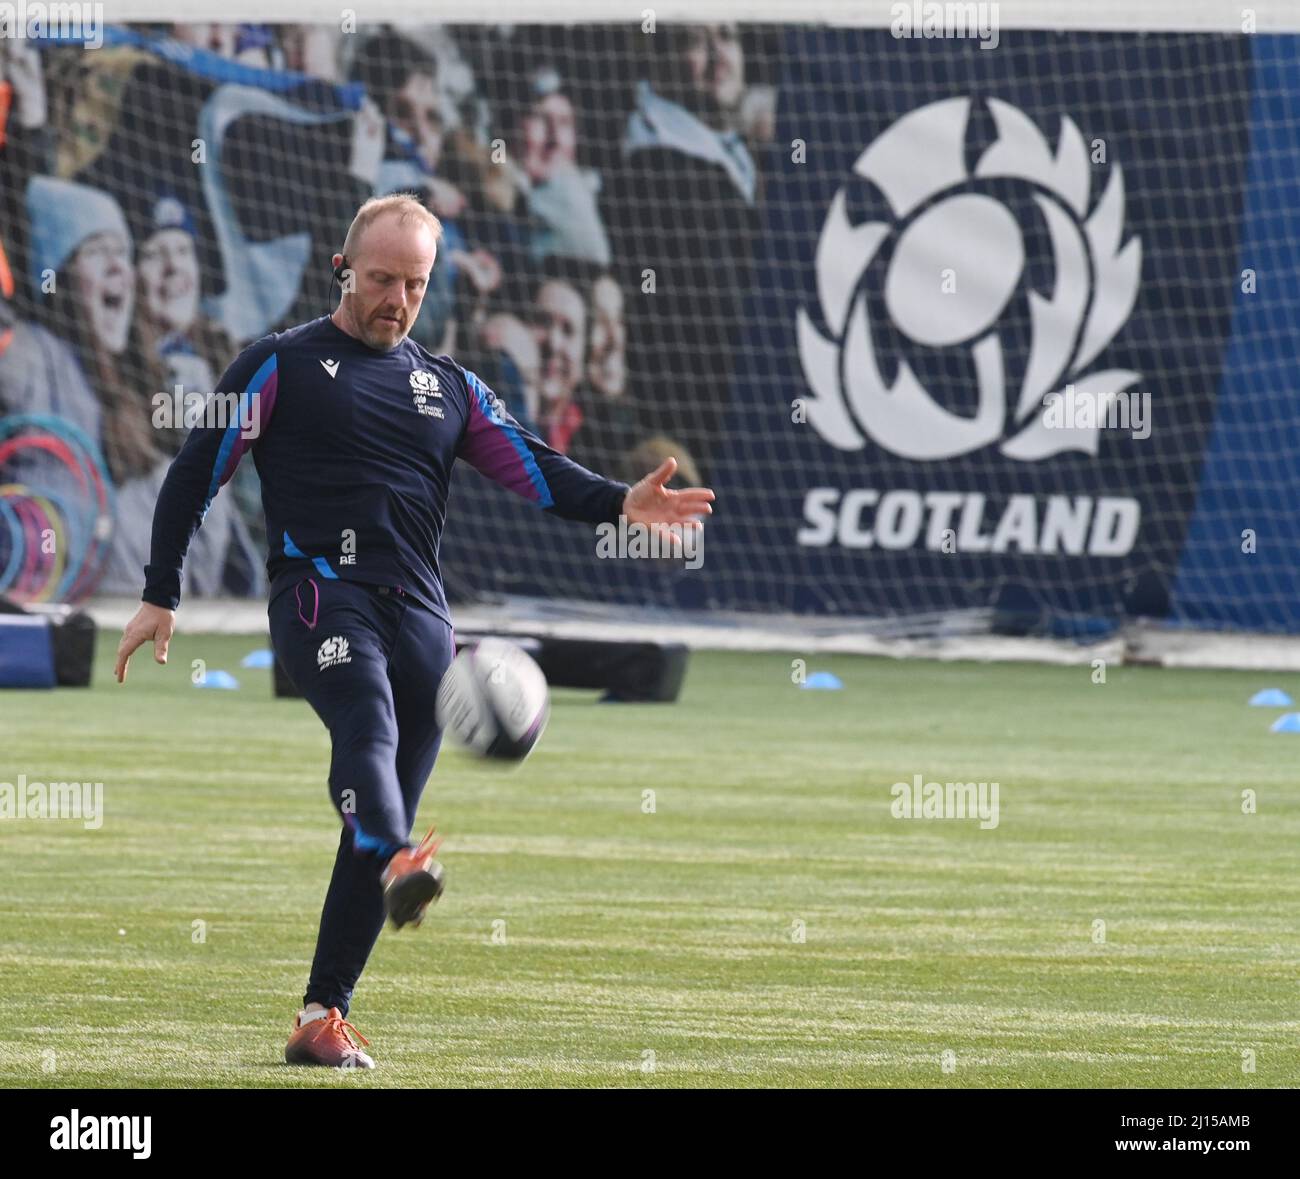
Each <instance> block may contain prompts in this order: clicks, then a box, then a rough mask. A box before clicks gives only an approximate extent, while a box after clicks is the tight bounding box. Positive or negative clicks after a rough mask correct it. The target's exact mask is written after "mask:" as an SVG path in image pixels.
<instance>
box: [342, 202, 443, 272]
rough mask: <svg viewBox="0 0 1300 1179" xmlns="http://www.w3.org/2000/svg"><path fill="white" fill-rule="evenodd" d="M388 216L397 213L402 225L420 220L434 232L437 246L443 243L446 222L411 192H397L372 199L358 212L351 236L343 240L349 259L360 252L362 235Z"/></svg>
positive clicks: (353, 221) (352, 225)
mask: <svg viewBox="0 0 1300 1179" xmlns="http://www.w3.org/2000/svg"><path fill="white" fill-rule="evenodd" d="M386 213H395V214H396V215H397V218H398V224H399V225H400V224H403V223H405V222H408V221H419V222H420V223H422V224H423V225H426V226H428V228H429V229H430V231H432V233H433V240H434V243H435V244H436V243H438V242H440V241H442V222H441V221H439V220H438V218H437V217H435V216H434V215H433V214H432V213H431V212H429V210H428V209H427V208H426V207H425V204H424V202H423V201H421V200H420V198H419V197H415V196H412V195H411V194H410V193H409V192H395V193H392V194H391V195H389V196H377V197H371V198H370V199H369V200H368V201H366V202H365V204H363V205H362V206H361V208H359V209H358V210H357V215H356V216H355V217H353V218H352V224H351V225H350V226H348V235H347V237H346V238H344V239H343V253H344V254H345V255H347V257H349V258H351V257H352V256H353V255H354V254H355V253H356V251H357V249H358V248H359V246H360V244H361V238H362V235H364V234H365V232H366V230H367V229H369V228H370V226H371V224H372V223H373V222H375V221H377V220H378V219H379V218H380V217H382V216H384V214H386Z"/></svg>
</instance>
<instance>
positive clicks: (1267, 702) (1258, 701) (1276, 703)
mask: <svg viewBox="0 0 1300 1179" xmlns="http://www.w3.org/2000/svg"><path fill="white" fill-rule="evenodd" d="M1294 703H1295V701H1294V700H1292V699H1291V697H1290V696H1288V695H1287V694H1286V693H1285V692H1284V691H1282V689H1281V688H1264V689H1262V690H1260V691H1258V692H1256V693H1255V694H1254V695H1253V696H1252V697H1251V698H1250V706H1251V707H1252V708H1290V707H1291V705H1293V704H1294Z"/></svg>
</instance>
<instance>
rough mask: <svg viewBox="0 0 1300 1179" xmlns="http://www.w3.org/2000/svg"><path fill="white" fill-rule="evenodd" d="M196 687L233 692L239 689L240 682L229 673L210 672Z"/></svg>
mask: <svg viewBox="0 0 1300 1179" xmlns="http://www.w3.org/2000/svg"><path fill="white" fill-rule="evenodd" d="M194 686H195V687H196V688H218V689H221V690H222V691H226V692H233V691H235V690H236V689H237V688H238V687H239V681H238V680H237V679H235V677H234V676H233V675H231V674H230V672H228V671H209V672H207V673H206V674H205V675H204V677H203V679H201V680H200V681H199V682H198V683H197V684H195V685H194Z"/></svg>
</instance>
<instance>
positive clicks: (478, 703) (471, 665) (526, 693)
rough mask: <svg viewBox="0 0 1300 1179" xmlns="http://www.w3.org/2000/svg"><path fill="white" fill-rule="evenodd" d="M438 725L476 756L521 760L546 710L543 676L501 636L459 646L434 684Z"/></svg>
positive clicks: (537, 733) (522, 652)
mask: <svg viewBox="0 0 1300 1179" xmlns="http://www.w3.org/2000/svg"><path fill="white" fill-rule="evenodd" d="M436 707H437V719H438V724H439V726H440V727H441V728H442V729H443V730H444V731H445V732H448V733H450V734H451V735H452V736H453V737H454V738H455V739H456V740H457V741H459V742H460V744H462V745H464V746H465V747H466V748H467V749H469V750H470V751H472V752H473V753H476V754H478V755H479V756H480V757H491V758H498V759H500V760H502V761H514V762H520V761H523V760H524V758H526V757H527V756H528V755H529V754H530V753H531V752H532V750H533V747H534V746H535V745H536V744H537V742H538V740H539V739H540V738H541V735H542V730H543V729H544V728H545V727H546V720H547V717H549V716H550V712H551V694H550V689H549V688H548V687H547V685H546V676H544V675H543V674H542V669H541V668H540V667H538V666H537V664H536V662H534V660H533V658H532V656H530V655H529V654H528V652H527V651H525V650H523V649H522V648H520V647H517V646H515V644H514V643H508V642H506V641H505V640H504V639H483V640H481V641H480V642H478V643H475V644H474V645H473V646H467V647H465V648H464V649H463V650H462V651H461V652H460V653H459V654H458V655H457V656H456V657H455V658H454V659H453V660H452V661H451V666H450V667H449V668H447V671H446V674H445V675H444V676H443V677H442V683H440V684H439V685H438V699H437V705H436Z"/></svg>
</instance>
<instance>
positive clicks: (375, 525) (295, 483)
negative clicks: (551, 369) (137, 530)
mask: <svg viewBox="0 0 1300 1179" xmlns="http://www.w3.org/2000/svg"><path fill="white" fill-rule="evenodd" d="M217 392H218V393H220V394H225V395H237V397H238V404H239V413H238V415H234V414H233V413H228V414H227V415H226V417H225V418H224V419H223V420H217V421H215V422H214V421H211V420H205V422H203V423H202V424H200V425H198V426H196V427H195V428H194V429H193V430H192V431H191V432H190V434H189V436H188V437H187V438H186V440H185V444H184V446H183V447H182V448H181V450H180V453H179V454H177V456H176V458H175V459H174V460H173V462H172V464H171V468H170V469H169V470H168V472H167V478H166V480H165V481H164V483H163V486H162V491H161V492H160V493H159V496H158V503H157V506H156V507H155V509H154V519H153V543H152V550H151V553H150V558H149V564H148V565H147V566H146V567H145V589H144V594H143V597H144V600H145V601H146V602H152V603H153V604H154V605H156V606H165V607H168V608H170V609H175V608H176V606H177V604H178V603H179V601H180V593H181V564H182V562H183V561H184V558H185V552H186V549H187V548H188V547H189V543H190V540H191V539H192V538H193V536H194V534H195V532H196V531H197V530H198V527H199V525H200V523H202V520H203V517H204V514H205V513H206V512H207V509H208V506H209V505H210V504H211V502H212V499H213V497H214V496H215V495H216V494H217V492H218V490H219V489H220V488H221V486H222V485H223V484H224V483H225V482H226V481H227V480H229V479H230V477H231V476H232V475H233V474H234V473H235V468H236V467H237V466H238V465H239V460H240V459H241V458H242V457H243V455H244V452H245V451H247V450H251V451H252V453H253V461H254V463H255V464H256V466H257V473H258V476H259V477H260V479H261V483H262V507H263V510H264V511H265V513H266V530H267V538H268V542H269V546H270V552H269V554H268V558H267V575H268V577H269V578H270V580H271V591H270V596H271V597H272V598H274V597H275V596H276V595H277V594H278V593H279V592H280V591H281V590H283V589H284V588H286V587H287V586H289V585H291V584H294V583H296V582H297V581H299V580H300V579H301V578H303V577H317V578H324V579H327V580H328V579H332V578H342V579H344V580H347V581H359V582H365V583H367V584H371V585H388V586H400V587H401V588H402V589H403V590H404V591H405V592H406V593H408V594H410V595H411V596H412V597H414V598H415V599H416V600H417V601H419V602H421V603H423V604H424V605H425V606H427V607H428V608H429V609H430V610H432V611H434V612H435V613H436V614H438V615H439V616H441V617H442V618H445V619H447V620H448V621H450V617H449V614H448V611H447V600H446V596H445V594H444V592H443V587H442V576H441V574H440V572H439V568H438V544H439V540H440V538H441V536H442V528H443V522H444V520H445V519H446V514H447V494H448V490H449V487H450V483H451V468H452V463H453V461H454V460H455V459H457V458H462V459H464V460H465V461H466V462H468V463H469V464H470V465H471V466H473V467H475V468H476V469H478V470H479V471H481V472H482V473H483V474H484V475H487V476H488V477H489V478H491V479H493V480H495V481H496V482H497V483H500V484H501V485H502V486H504V487H508V488H510V490H511V491H514V492H517V493H518V494H519V495H521V496H523V497H524V498H525V499H527V500H531V501H532V502H533V503H534V504H535V505H536V506H538V507H539V508H542V509H544V510H546V511H548V512H552V513H554V514H555V515H558V516H562V517H564V518H565V519H570V520H585V521H588V522H590V523H593V524H599V523H604V522H613V521H617V519H618V516H619V513H620V512H621V511H622V504H623V496H624V495H625V494H626V492H627V484H625V483H618V482H615V481H613V480H609V479H605V478H602V477H601V476H599V475H596V474H593V473H592V472H591V471H588V470H587V469H586V468H585V467H581V466H579V465H578V464H577V463H575V462H573V461H572V460H571V459H568V458H565V457H564V456H563V455H561V454H558V453H557V452H556V451H554V450H552V449H551V448H550V447H549V446H547V445H546V444H545V443H544V442H542V441H541V439H539V438H537V437H536V436H534V435H533V434H531V433H529V432H528V431H527V430H525V429H524V428H523V427H522V426H521V425H519V423H518V422H516V421H515V419H514V418H513V417H512V416H511V415H510V414H509V413H508V412H507V411H506V408H505V406H504V405H503V404H502V403H501V401H500V400H499V399H498V398H497V396H496V395H495V394H494V393H493V392H492V390H491V389H489V388H488V387H487V386H486V385H485V384H484V383H483V382H482V381H480V380H479V379H478V377H476V376H475V375H474V374H473V373H472V372H468V371H467V370H465V369H463V368H461V367H460V365H458V364H457V363H456V362H455V361H453V360H452V359H451V358H450V357H448V356H434V355H433V354H432V353H431V352H429V351H428V350H427V349H425V348H422V347H421V346H420V345H419V344H416V343H414V342H413V341H412V340H410V339H409V338H408V339H405V340H403V341H402V342H401V343H400V344H399V345H398V346H397V347H396V348H393V349H392V350H391V351H388V352H380V351H376V350H375V349H373V348H371V347H369V346H368V345H367V344H365V343H363V342H362V341H361V340H358V339H356V338H355V337H353V336H350V335H348V334H347V333H346V332H344V331H343V330H342V329H341V328H339V327H338V326H337V325H336V324H335V323H334V321H333V320H332V319H331V318H330V317H329V316H327V315H326V316H321V317H320V318H319V319H315V320H312V321H311V322H309V323H305V324H301V325H299V326H298V327H294V328H290V329H289V330H288V331H284V332H277V333H274V334H272V335H269V336H266V337H264V338H263V339H261V340H258V341H257V342H256V343H254V344H251V345H249V346H248V347H247V348H245V349H244V351H243V352H241V353H240V354H239V356H238V357H236V358H235V361H234V362H233V363H232V364H231V366H230V367H229V368H228V369H227V370H226V371H225V373H224V374H223V375H222V378H221V381H220V382H219V384H218V386H217ZM233 400H234V397H233V396H227V397H225V398H224V404H226V405H227V406H230V405H232V404H233ZM214 404H216V403H215V402H213V401H211V400H210V401H209V406H210V407H211V406H213V405H214ZM212 416H213V415H212V414H209V415H208V417H209V418H211V417H212ZM249 423H251V425H249Z"/></svg>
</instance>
